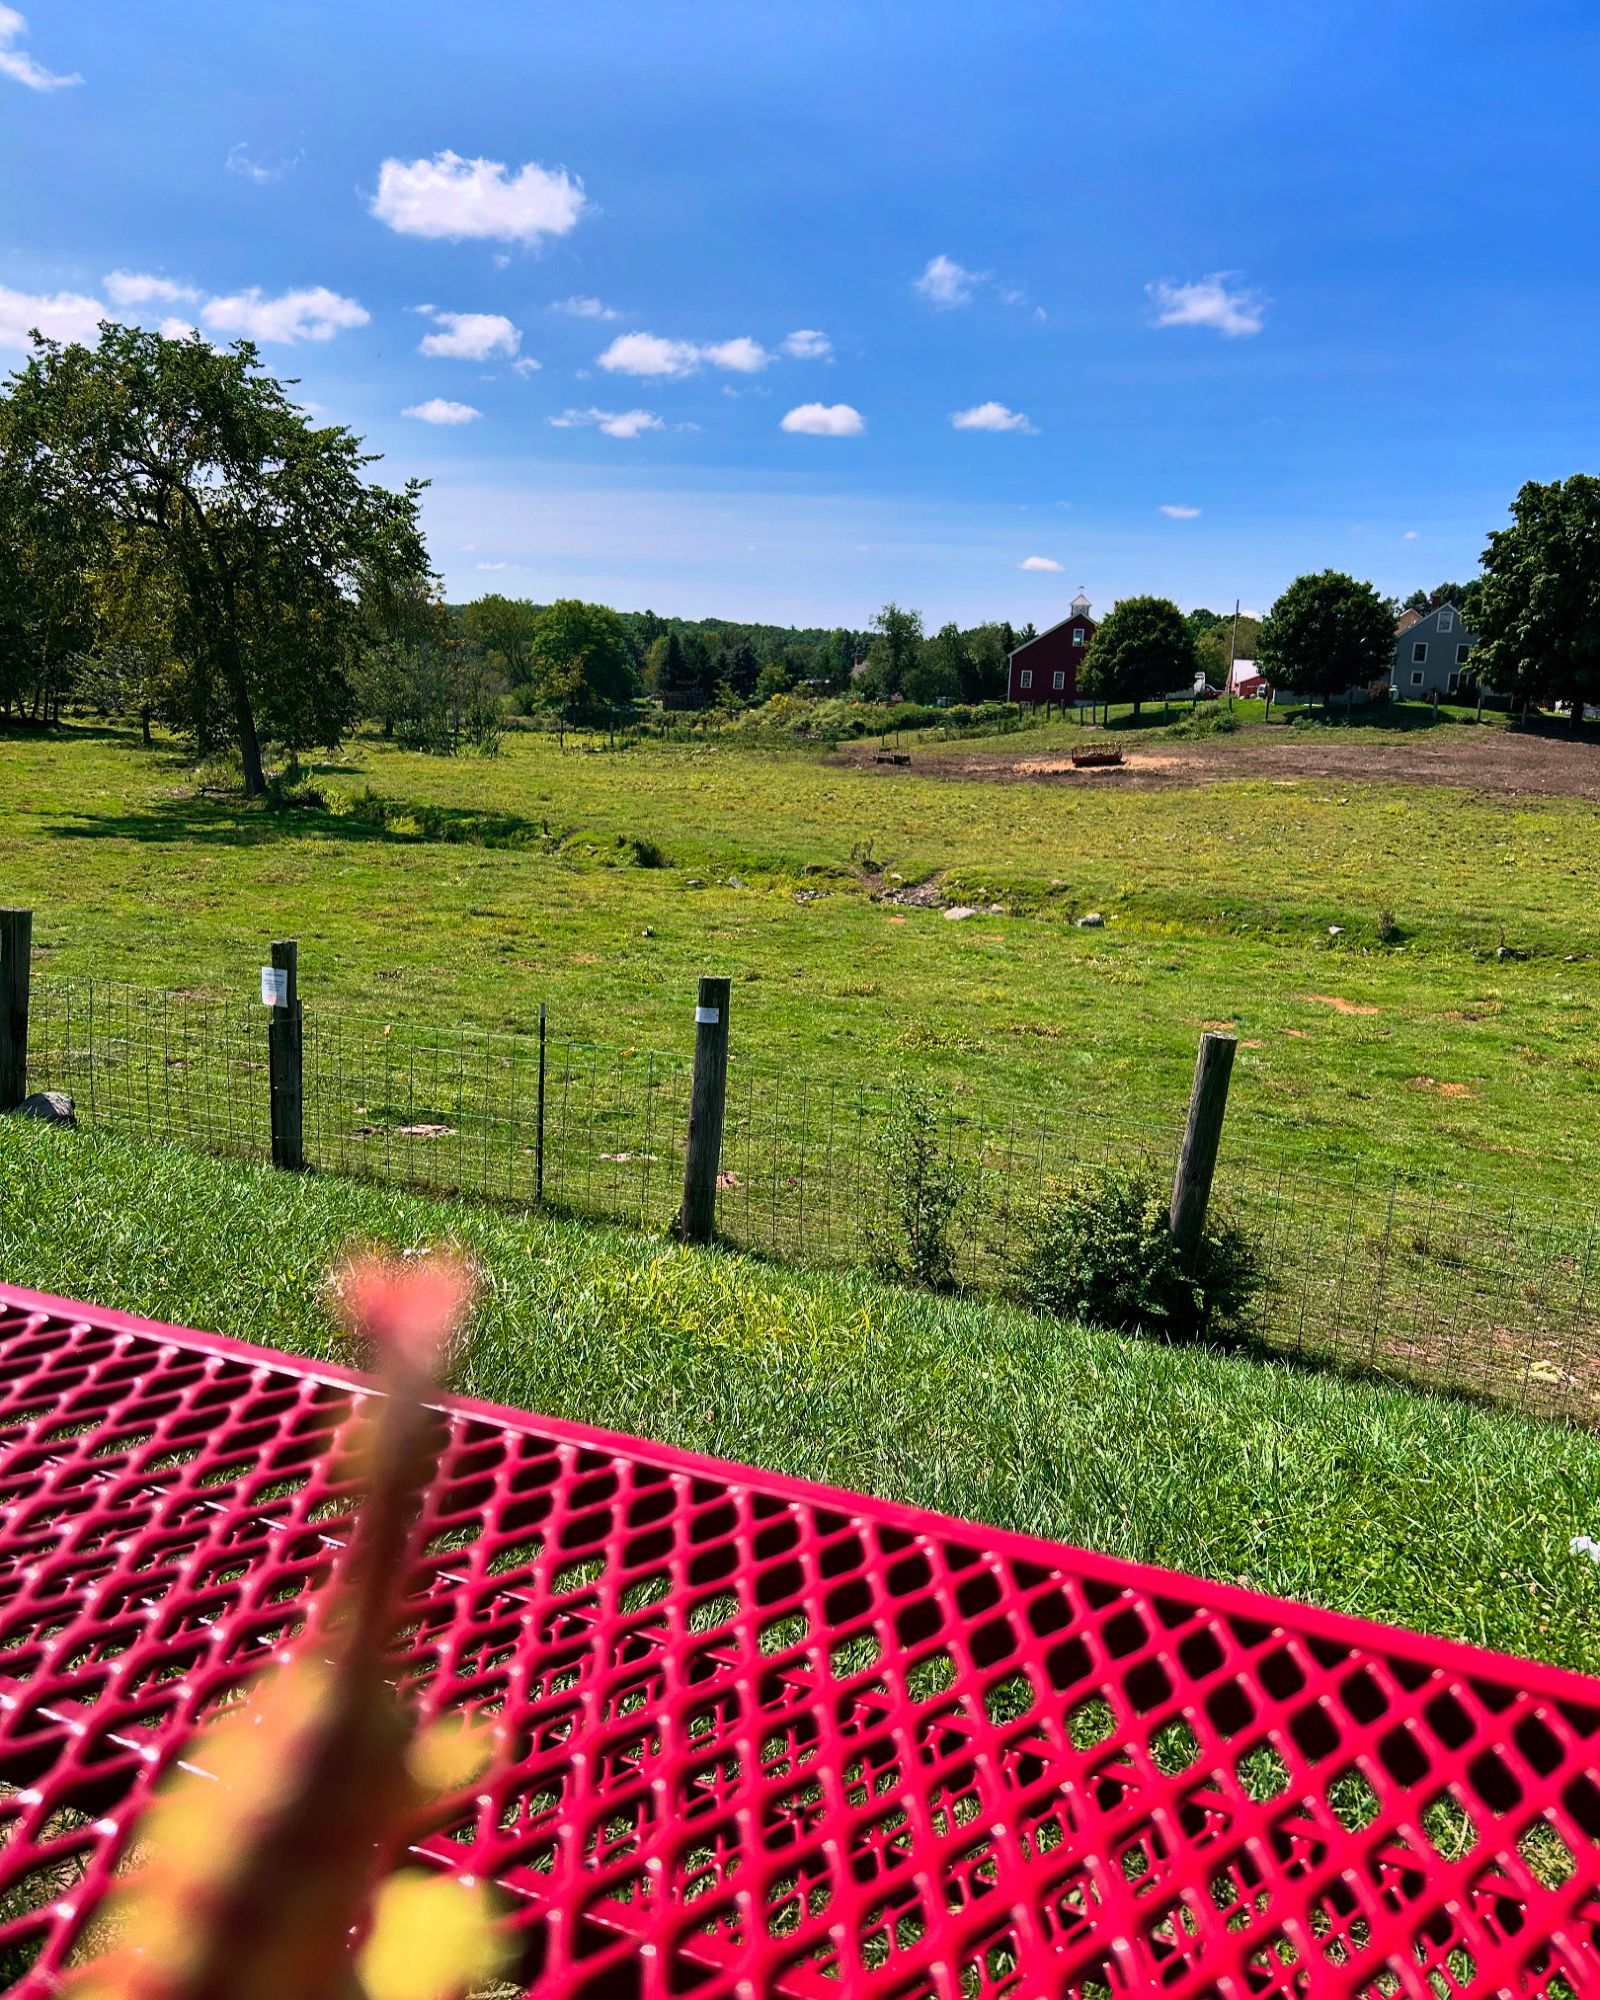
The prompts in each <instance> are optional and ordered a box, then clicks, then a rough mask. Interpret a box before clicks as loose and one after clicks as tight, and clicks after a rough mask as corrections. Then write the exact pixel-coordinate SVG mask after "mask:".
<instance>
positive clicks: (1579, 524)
mask: <svg viewBox="0 0 1600 2000" xmlns="http://www.w3.org/2000/svg"><path fill="white" fill-rule="evenodd" d="M1472 630H1473V631H1474V632H1475V633H1476V634H1477V644H1476V645H1475V646H1474V647H1473V649H1472V653H1471V655H1470V664H1471V668H1472V671H1473V672H1474V673H1475V674H1476V675H1477V676H1478V678H1479V679H1480V680H1481V681H1483V682H1484V683H1485V684H1486V685H1487V686H1490V687H1493V688H1494V689H1495V691H1496V692H1497V693H1499V694H1504V695H1509V696H1510V697H1511V698H1512V700H1513V701H1524V702H1528V701H1531V702H1539V703H1545V702H1554V701H1569V702H1571V704H1572V722H1573V727H1574V728H1576V727H1577V725H1578V723H1579V721H1580V720H1581V719H1582V715H1583V705H1584V703H1585V702H1592V701H1600V479H1597V478H1595V477H1594V475H1593V474H1591V473H1587V472H1575V473H1574V474H1573V475H1572V477H1571V478H1570V479H1567V480H1560V479H1557V480H1552V481H1551V482H1550V484H1549V485H1540V484H1539V483H1538V482H1537V481H1535V480H1530V481H1529V482H1528V484H1527V485H1526V486H1524V487H1523V488H1522V490H1521V492H1520V493H1519V494H1518V495H1517V497H1516V499H1515V500H1514V501H1512V503H1511V526H1510V527H1509V528H1497V529H1496V530H1495V531H1494V533H1493V534H1491V535H1490V537H1489V546H1488V547H1487V548H1486V549H1485V550H1484V552H1483V583H1482V588H1481V589H1480V591H1479V593H1478V601H1477V603H1476V605H1475V606H1474V620H1473V623H1472Z"/></svg>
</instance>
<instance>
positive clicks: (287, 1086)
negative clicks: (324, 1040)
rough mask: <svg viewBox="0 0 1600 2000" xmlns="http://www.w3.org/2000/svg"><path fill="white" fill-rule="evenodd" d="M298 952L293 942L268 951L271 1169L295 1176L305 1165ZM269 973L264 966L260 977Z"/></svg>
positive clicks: (283, 942) (288, 940)
mask: <svg viewBox="0 0 1600 2000" xmlns="http://www.w3.org/2000/svg"><path fill="white" fill-rule="evenodd" d="M299 960H300V948H299V946H298V945H297V944H296V943H295V941H294V939H293V938H278V939H276V940H275V942H274V943H273V946H272V963H271V967H270V970H271V972H272V973H273V974H274V975H276V977H275V980H274V982H273V984H274V988H275V991H274V992H273V994H272V998H271V1002H270V1007H269V1011H268V1014H267V1071H268V1077H269V1081H270V1091H271V1100H272V1164H273V1165H274V1166H275V1167H284V1168H287V1169H288V1171H289V1172H291V1173H298V1172H299V1171H300V1169H301V1168H302V1167H303V1166H304V1165H305V1163H306V1159H305V1146H304V1137H303V1132H304V1126H303V1112H304V1096H303V1073H302V1069H301V1039H300V965H299ZM268 970H269V968H268V967H265V966H264V967H263V968H262V971H263V974H265V973H266V972H267V971H268ZM267 997H268V994H267V982H266V980H265V978H263V981H262V998H263V999H267Z"/></svg>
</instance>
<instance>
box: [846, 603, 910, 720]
mask: <svg viewBox="0 0 1600 2000" xmlns="http://www.w3.org/2000/svg"><path fill="white" fill-rule="evenodd" d="M872 634H873V637H872V644H871V645H870V646H869V647H868V648H867V666H866V671H865V672H864V673H863V674H862V676H861V683H860V689H861V693H862V694H863V695H864V696H866V698H867V699H868V700H869V701H884V700H886V699H887V698H888V697H890V696H891V695H897V694H903V693H904V692H905V684H906V677H907V676H908V675H909V674H910V673H911V672H912V670H913V669H914V668H915V666H916V663H917V658H918V655H919V654H920V653H921V651H922V613H921V612H920V611H907V610H906V609H905V608H904V606H903V605H899V604H886V605H885V606H884V607H883V609H882V610H881V611H880V612H879V613H878V615H877V617H876V618H874V619H873V621H872Z"/></svg>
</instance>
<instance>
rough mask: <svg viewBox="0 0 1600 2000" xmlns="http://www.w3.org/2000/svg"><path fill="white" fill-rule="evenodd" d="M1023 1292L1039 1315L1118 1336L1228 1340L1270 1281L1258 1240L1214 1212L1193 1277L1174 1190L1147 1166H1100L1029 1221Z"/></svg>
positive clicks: (1021, 1266)
mask: <svg viewBox="0 0 1600 2000" xmlns="http://www.w3.org/2000/svg"><path fill="white" fill-rule="evenodd" d="M1020 1233H1021V1238H1022V1243H1023V1248H1022V1251H1021V1255H1020V1257H1019V1259H1018V1266H1017V1274H1016V1290H1017V1293H1018V1295H1019V1297H1020V1298H1021V1299H1022V1300H1023V1302H1024V1303H1025V1304H1027V1305H1031V1306H1032V1307H1034V1309H1035V1310H1036V1311H1039V1312H1048V1313H1055V1314H1058V1315H1059V1316H1060V1317H1061V1318H1063V1319H1076V1320H1081V1321H1083V1322H1084V1323H1085V1324H1086V1325H1089V1326H1100V1327H1105V1328H1107V1329H1109V1330H1110V1331H1111V1332H1114V1333H1134V1332H1138V1333H1153V1334H1159V1335H1162V1336H1164V1337H1165V1338H1166V1339H1168V1340H1198V1339H1202V1338H1208V1339H1226V1338H1229V1337H1231V1336H1237V1335H1238V1334H1240V1333H1242V1332H1243V1330H1244V1326H1245V1322H1246V1319H1247V1317H1248V1315H1249V1312H1250V1308H1251V1306H1252V1305H1253V1304H1254V1303H1255V1300H1256V1299H1257V1298H1258V1297H1259V1295H1260V1292H1261V1288H1262V1283H1263V1274H1262V1270H1261V1260H1260V1255H1259V1252H1258V1250H1257V1248H1256V1245H1255V1243H1254V1242H1253V1241H1252V1240H1251V1238H1249V1237H1248V1236H1246V1235H1245V1234H1244V1232H1243V1231H1242V1230H1240V1229H1238V1228H1237V1227H1235V1226H1234V1224H1233V1223H1231V1222H1229V1221H1228V1220H1227V1219H1226V1218H1225V1217H1219V1216H1218V1214H1217V1212H1216V1209H1215V1206H1213V1209H1212V1213H1211V1216H1210V1217H1209V1219H1208V1221H1207V1225H1206V1233H1205V1237H1204V1239H1203V1240H1202V1242H1201V1246H1200V1256H1199V1259H1198V1262H1197V1265H1196V1269H1195V1271H1194V1273H1193V1275H1192V1276H1191V1275H1190V1274H1189V1273H1188V1272H1187V1271H1185V1270H1184V1269H1183V1266H1182V1264H1181V1263H1180V1261H1179V1258H1178V1251H1177V1246H1176V1245H1175V1244H1174V1242H1173V1240H1172V1238H1171V1236H1170V1235H1169V1234H1168V1231H1167V1193H1166V1190H1165V1189H1164V1188H1163V1187H1162V1186H1161V1185H1160V1183H1159V1182H1158V1181H1157V1180H1156V1178H1155V1176H1154V1175H1153V1174H1152V1173H1151V1172H1150V1171H1149V1170H1148V1169H1147V1168H1144V1167H1133V1168H1128V1167H1098V1168H1094V1169H1091V1170H1090V1171H1088V1172H1086V1173H1084V1174H1081V1175H1079V1176H1078V1177H1077V1178H1076V1179H1074V1180H1071V1181H1068V1182H1066V1183H1065V1184H1064V1185H1063V1186H1062V1187H1060V1188H1059V1189H1058V1190H1057V1191H1056V1192H1055V1193H1054V1195H1053V1198H1050V1199H1048V1200H1046V1201H1044V1202H1041V1203H1040V1204H1039V1205H1038V1207H1037V1208H1036V1209H1035V1210H1034V1211H1033V1212H1032V1213H1030V1214H1029V1215H1027V1216H1025V1217H1024V1218H1023V1220H1022V1227H1021V1232H1020Z"/></svg>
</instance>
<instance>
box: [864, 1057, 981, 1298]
mask: <svg viewBox="0 0 1600 2000" xmlns="http://www.w3.org/2000/svg"><path fill="white" fill-rule="evenodd" d="M892 1088H893V1093H894V1096H893V1103H894V1109H893V1111H892V1112H891V1114H890V1118H889V1122H888V1124H887V1125H886V1126H885V1127H884V1129H883V1132H882V1134H881V1135H880V1137H879V1140H878V1146H877V1154H878V1167H879V1171H880V1175H881V1184H882V1189H883V1203H882V1206H881V1207H880V1208H879V1209H877V1210H876V1211H875V1212H874V1213H873V1214H872V1215H871V1216H869V1217H868V1220H867V1249H868V1254H869V1257H870V1259H871V1263H872V1268H873V1270H874V1271H876V1272H877V1273H878V1275H879V1276H880V1277H883V1278H901V1279H910V1280H911V1281H912V1282H913V1283H915V1284H919V1285H926V1286H927V1287H928V1289H929V1290H930V1291H935V1292H947V1291H950V1290H951V1289H952V1288H953V1287H954V1285H955V1281H956V1253H955V1245H954V1243H953V1242H952V1241H951V1233H952V1231H953V1229H954V1227H955V1222H956V1217H957V1215H958V1213H959V1212H960V1210H961V1207H962V1205H963V1203H964V1202H965V1201H966V1198H967V1193H968V1188H967V1176H966V1174H965V1172H964V1171H963V1169H962V1168H961V1167H959V1166H958V1165H957V1164H956V1162H955V1161H954V1160H953V1159H951V1157H950V1151H949V1148H948V1146H947V1145H946V1144H945V1142H944V1139H943V1138H942V1136H941V1134H940V1131H939V1112H938V1107H937V1106H936V1105H935V1103H934V1101H933V1099H932V1098H931V1097H930V1096H929V1094H928V1092H927V1091H926V1090H925V1089H924V1088H923V1087H922V1085H921V1084H920V1083H917V1082H915V1081H913V1080H911V1079H909V1078H901V1079H899V1080H898V1081H897V1082H896V1083H895V1084H894V1085H893V1086H892Z"/></svg>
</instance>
